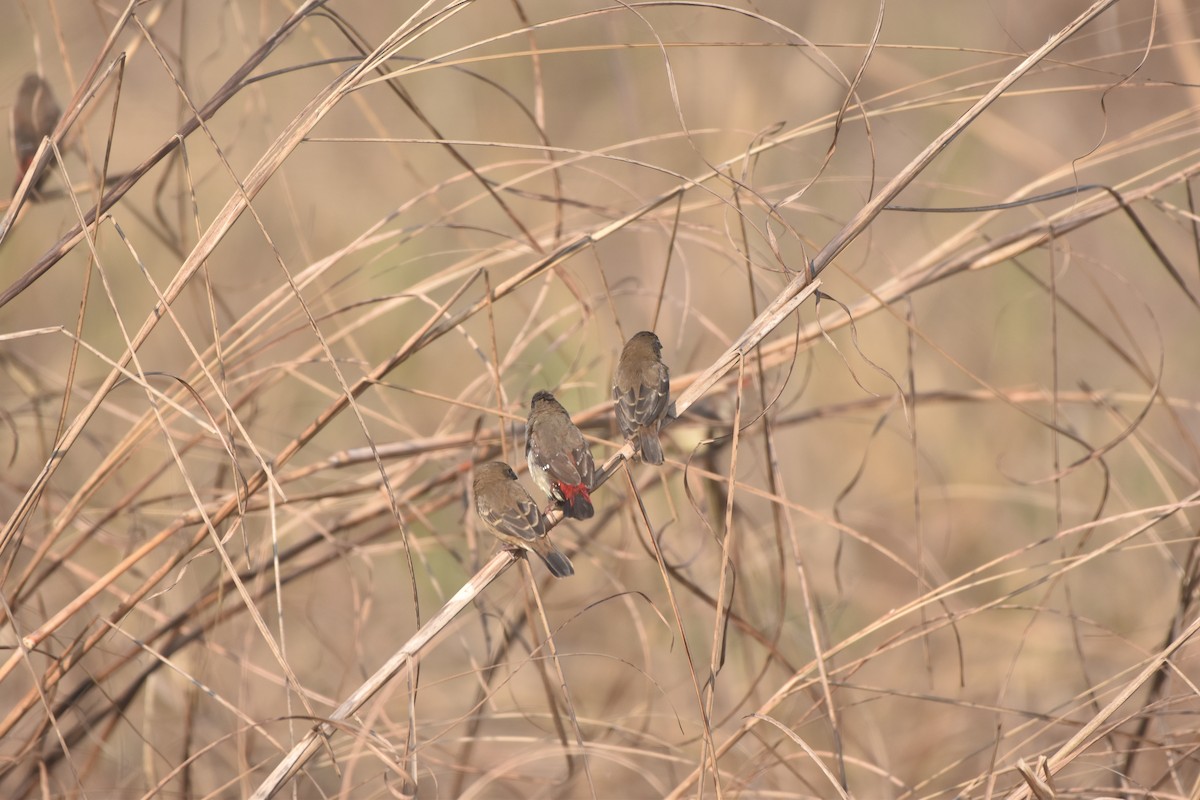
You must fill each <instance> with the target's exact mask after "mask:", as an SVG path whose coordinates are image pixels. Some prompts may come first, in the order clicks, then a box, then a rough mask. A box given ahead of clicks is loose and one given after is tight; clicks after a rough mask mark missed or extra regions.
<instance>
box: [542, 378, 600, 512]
mask: <svg viewBox="0 0 1200 800" xmlns="http://www.w3.org/2000/svg"><path fill="white" fill-rule="evenodd" d="M525 459H526V460H527V461H528V462H529V474H530V475H532V476H533V481H534V483H536V484H537V485H538V488H539V489H541V490H542V491H543V492H545V493H546V494H547V495H548V496H549V497H550V499H551V500H553V501H555V502H557V503H560V504H562V509H563V514H565V515H566V516H568V517H571V518H572V519H588V518H590V517H591V516H592V514H594V513H595V509H594V508H593V507H592V484H593V483H594V482H595V480H596V464H595V462H594V461H593V460H592V451H591V450H589V449H588V446H587V442H585V441H584V440H583V434H582V433H580V432H579V428H576V427H575V423H574V422H571V415H570V414H568V413H567V410H566V409H565V408H563V407H562V404H561V403H559V402H558V401H557V400H555V399H554V395H552V394H551V393H550V392H547V391H540V392H538V393H536V394H535V395H534V396H533V401H532V402H531V403H530V404H529V422H528V424H527V425H526V428H525Z"/></svg>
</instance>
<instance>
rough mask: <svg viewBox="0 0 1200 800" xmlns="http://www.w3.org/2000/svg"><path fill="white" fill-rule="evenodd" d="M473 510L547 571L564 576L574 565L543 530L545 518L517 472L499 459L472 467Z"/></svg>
mask: <svg viewBox="0 0 1200 800" xmlns="http://www.w3.org/2000/svg"><path fill="white" fill-rule="evenodd" d="M473 486H474V490H475V511H476V512H478V514H479V518H480V519H482V520H483V521H484V523H485V524H486V525H487V526H488V527H489V528H491V529H492V533H494V534H495V535H496V538H497V539H499V540H500V541H502V542H504V543H505V544H507V545H511V546H513V547H519V548H521V549H522V550H528V551H529V552H531V553H534V554H536V555H537V556H538V557H539V558H541V559H542V561H544V562H546V567H547V569H549V570H550V574H551V575H553V576H554V577H556V578H567V577H570V576H571V575H574V574H575V568H574V567H572V566H571V561H570V559H568V558H567V557H566V556H565V555H563V553H562V551H561V550H559V549H558V548H557V547H555V546H554V543H553V542H551V541H550V537H549V535H547V533H546V518H545V517H543V516H542V512H541V511H539V510H538V506H537V503H536V502H534V499H533V498H532V497H530V496H529V492H527V491H525V488H524V487H523V486H521V484H520V483H519V482H518V481H517V473H515V472H513V470H512V467H510V466H509V465H508V464H505V463H504V462H503V461H491V462H489V463H487V464H484V465H483V466H481V467H479V468H478V469H476V470H475V481H474V484H473Z"/></svg>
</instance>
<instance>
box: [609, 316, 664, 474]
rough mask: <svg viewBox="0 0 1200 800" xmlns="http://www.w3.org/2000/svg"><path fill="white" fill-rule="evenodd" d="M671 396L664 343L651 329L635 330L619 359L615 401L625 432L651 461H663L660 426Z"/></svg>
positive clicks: (624, 434) (646, 458) (646, 460)
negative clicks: (664, 361) (659, 434)
mask: <svg viewBox="0 0 1200 800" xmlns="http://www.w3.org/2000/svg"><path fill="white" fill-rule="evenodd" d="M670 398H671V376H670V372H669V371H668V370H667V365H666V364H664V363H663V361H662V343H661V342H660V341H659V340H658V337H657V336H655V335H654V334H653V333H651V332H650V331H639V332H638V333H635V334H634V335H633V337H632V338H630V340H629V341H628V342H626V343H625V349H624V350H622V351H621V359H620V361H618V362H617V374H616V375H615V376H614V377H613V402H614V403H615V404H616V407H617V425H618V426H619V427H620V428H621V435H622V436H624V437H625V438H626V439H633V440H634V445H635V447H636V448H637V450H636V452H637V453H639V454H640V455H641V458H642V460H643V461H645V462H646V463H647V464H661V463H663V452H662V445H661V444H660V443H659V441H658V427H659V425H661V424H662V418H663V415H664V414H666V413H667V403H668V401H669V400H670Z"/></svg>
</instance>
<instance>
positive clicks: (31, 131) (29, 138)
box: [10, 72, 62, 198]
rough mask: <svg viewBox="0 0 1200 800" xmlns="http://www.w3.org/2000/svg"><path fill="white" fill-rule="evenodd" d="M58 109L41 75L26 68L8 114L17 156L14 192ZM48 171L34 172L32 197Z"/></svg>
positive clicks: (52, 128)
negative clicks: (27, 70)
mask: <svg viewBox="0 0 1200 800" xmlns="http://www.w3.org/2000/svg"><path fill="white" fill-rule="evenodd" d="M60 116H62V111H61V110H60V109H59V107H58V101H56V100H55V99H54V91H53V90H52V89H51V88H50V84H48V83H46V79H45V78H43V77H42V76H41V75H38V74H36V73H33V72H30V73H29V74H28V75H26V76H25V78H24V79H23V80H22V81H21V86H20V87H19V88H18V89H17V101H16V102H15V103H13V107H12V115H11V118H10V123H11V127H10V132H11V134H12V148H13V155H14V156H15V157H16V159H17V180H16V183H15V184H13V191H14V192H15V191H16V190H17V188H18V187H20V185H21V181H22V180H24V178H25V172H26V171H27V170H28V169H29V167H30V165H32V164H33V157H34V156H35V155H37V151H38V147H39V146H41V144H42V139H45V138H46V137H47V136H49V135H50V134H51V133H53V132H54V126H56V125H57V124H58V118H59V117H60ZM49 175H50V171H49V170H45V171H43V172H42V174H41V175H38V176H37V179H36V180H35V181H34V183H33V186H32V195H33V196H34V197H35V198H36V197H37V194H38V189H40V188H41V187H42V184H43V183H45V182H46V178H47V177H48V176H49Z"/></svg>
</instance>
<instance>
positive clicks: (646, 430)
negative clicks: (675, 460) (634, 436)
mask: <svg viewBox="0 0 1200 800" xmlns="http://www.w3.org/2000/svg"><path fill="white" fill-rule="evenodd" d="M638 449H639V450H640V451H641V454H642V461H645V462H646V463H647V464H654V465H655V466H658V465H660V464H662V463H663V452H662V444H661V443H660V442H659V441H658V431H657V430H655V428H652V427H650V426H648V425H647V426H645V427H642V428H638Z"/></svg>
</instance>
